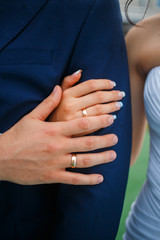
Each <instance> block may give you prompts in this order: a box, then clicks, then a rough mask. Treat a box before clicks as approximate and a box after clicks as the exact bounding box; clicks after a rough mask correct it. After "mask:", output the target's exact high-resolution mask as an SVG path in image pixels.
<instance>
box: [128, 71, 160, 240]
mask: <svg viewBox="0 0 160 240" xmlns="http://www.w3.org/2000/svg"><path fill="white" fill-rule="evenodd" d="M144 104H145V111H146V116H147V119H148V123H149V128H150V159H149V166H148V172H147V179H146V181H145V183H144V185H143V188H142V189H141V192H140V194H139V196H138V198H137V199H136V201H135V202H134V203H133V204H132V207H131V212H130V214H129V216H128V218H127V221H126V233H125V234H124V236H123V239H124V240H160V67H156V68H153V69H152V70H151V71H150V72H149V74H148V76H147V78H146V83H145V88H144Z"/></svg>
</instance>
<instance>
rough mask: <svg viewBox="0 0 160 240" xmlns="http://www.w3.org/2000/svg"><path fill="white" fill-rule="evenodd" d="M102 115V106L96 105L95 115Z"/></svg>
mask: <svg viewBox="0 0 160 240" xmlns="http://www.w3.org/2000/svg"><path fill="white" fill-rule="evenodd" d="M101 113H102V106H101V105H96V106H95V114H97V115H99V114H101Z"/></svg>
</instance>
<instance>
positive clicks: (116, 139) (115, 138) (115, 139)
mask: <svg viewBox="0 0 160 240" xmlns="http://www.w3.org/2000/svg"><path fill="white" fill-rule="evenodd" d="M117 142H118V138H117V137H116V136H114V137H113V144H116V143H117Z"/></svg>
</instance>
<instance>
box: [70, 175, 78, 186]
mask: <svg viewBox="0 0 160 240" xmlns="http://www.w3.org/2000/svg"><path fill="white" fill-rule="evenodd" d="M71 182H72V184H73V185H79V184H80V181H79V179H78V178H77V177H73V178H72V181H71Z"/></svg>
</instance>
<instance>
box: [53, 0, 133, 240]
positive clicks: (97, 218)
mask: <svg viewBox="0 0 160 240" xmlns="http://www.w3.org/2000/svg"><path fill="white" fill-rule="evenodd" d="M78 69H82V70H83V74H82V79H81V82H83V81H86V80H87V79H93V78H94V79H96V78H97V79H98V78H105V79H111V80H113V81H115V82H116V83H117V86H116V88H117V89H119V90H122V91H125V93H126V97H125V98H124V99H123V103H124V107H123V109H122V110H120V111H119V112H118V113H116V114H117V120H116V121H115V123H114V124H113V125H112V126H111V127H108V128H105V129H103V130H100V131H98V132H96V134H97V135H104V134H107V133H115V134H116V135H117V136H118V138H119V142H118V144H117V145H116V146H114V147H113V148H111V149H114V150H115V151H116V152H117V159H116V161H114V162H112V163H109V164H103V165H98V166H95V167H92V168H88V169H76V170H74V171H77V172H81V173H85V174H88V173H89V174H90V173H100V174H102V175H103V176H104V182H103V183H102V184H100V185H97V186H71V185H60V186H59V190H58V197H57V221H56V226H55V228H54V232H53V239H56V240H63V239H65V240H69V239H70V240H81V239H83V240H90V239H92V240H97V239H101V240H103V239H105V240H112V239H115V237H116V233H117V230H118V225H119V221H120V216H121V211H122V207H123V201H124V195H125V189H126V183H127V178H128V169H129V161H130V153H131V104H130V88H129V77H128V65H127V55H126V48H125V43H124V37H123V32H122V19H121V15H120V9H119V4H118V1H115V0H112V1H105V0H97V1H95V4H94V5H93V7H92V9H91V11H90V14H89V15H88V18H87V19H86V21H85V24H84V25H83V28H82V29H81V32H80V34H79V36H78V40H77V42H76V45H75V47H74V50H73V53H72V57H71V61H70V64H69V66H68V70H67V72H66V75H68V74H71V73H73V72H74V71H76V70H78ZM94 134H95V133H94ZM106 150H107V149H106Z"/></svg>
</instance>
